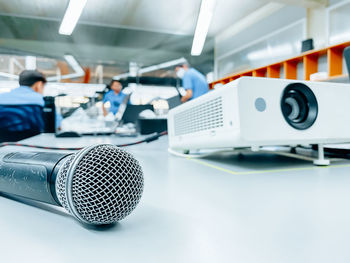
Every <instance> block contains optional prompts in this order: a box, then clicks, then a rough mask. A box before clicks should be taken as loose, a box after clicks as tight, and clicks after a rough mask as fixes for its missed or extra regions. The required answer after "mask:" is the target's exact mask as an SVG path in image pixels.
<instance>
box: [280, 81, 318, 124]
mask: <svg viewBox="0 0 350 263" xmlns="http://www.w3.org/2000/svg"><path fill="white" fill-rule="evenodd" d="M281 110H282V114H283V117H284V119H285V120H286V121H287V123H288V124H289V125H290V126H292V127H293V128H295V129H298V130H306V129H308V128H310V127H311V126H312V125H313V124H314V122H315V121H316V119H317V113H318V105H317V100H316V97H315V95H314V93H313V92H312V90H311V89H310V88H309V87H308V86H306V85H305V84H303V83H292V84H289V85H288V86H287V87H286V88H285V89H284V91H283V94H282V99H281Z"/></svg>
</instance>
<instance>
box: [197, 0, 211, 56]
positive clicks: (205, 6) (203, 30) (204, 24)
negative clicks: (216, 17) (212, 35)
mask: <svg viewBox="0 0 350 263" xmlns="http://www.w3.org/2000/svg"><path fill="white" fill-rule="evenodd" d="M215 2H216V0H202V3H201V8H200V10H199V16H198V20H197V26H196V31H195V33H194V38H193V43H192V50H191V55H192V56H199V55H200V54H201V53H202V50H203V46H204V42H205V38H206V37H207V33H208V29H209V25H210V22H211V19H212V17H213V13H214V7H215Z"/></svg>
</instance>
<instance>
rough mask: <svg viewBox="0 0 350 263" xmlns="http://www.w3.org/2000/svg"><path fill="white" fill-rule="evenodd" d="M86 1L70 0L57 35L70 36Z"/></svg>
mask: <svg viewBox="0 0 350 263" xmlns="http://www.w3.org/2000/svg"><path fill="white" fill-rule="evenodd" d="M86 2H87V0H70V1H69V4H68V7H67V10H66V13H65V14H64V17H63V20H62V23H61V26H60V29H59V31H58V32H59V33H60V34H61V35H71V34H72V32H73V30H74V28H75V26H76V24H77V22H78V20H79V17H80V15H81V13H82V12H83V9H84V7H85V5H86Z"/></svg>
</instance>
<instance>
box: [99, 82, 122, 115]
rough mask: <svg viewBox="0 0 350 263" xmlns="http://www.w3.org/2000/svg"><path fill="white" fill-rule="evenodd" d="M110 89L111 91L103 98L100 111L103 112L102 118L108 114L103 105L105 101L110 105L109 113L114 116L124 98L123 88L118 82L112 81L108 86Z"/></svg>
mask: <svg viewBox="0 0 350 263" xmlns="http://www.w3.org/2000/svg"><path fill="white" fill-rule="evenodd" d="M110 88H111V90H110V91H108V92H107V93H106V94H105V95H104V97H103V104H102V110H103V115H104V116H106V115H107V114H108V111H107V109H106V107H105V103H106V102H107V101H108V102H109V103H110V104H111V106H110V109H109V112H112V113H113V115H115V114H116V113H117V112H118V109H119V106H120V104H122V103H123V100H124V98H125V96H126V94H124V93H123V92H122V88H123V87H122V84H121V83H120V82H119V81H117V80H112V81H111V84H110Z"/></svg>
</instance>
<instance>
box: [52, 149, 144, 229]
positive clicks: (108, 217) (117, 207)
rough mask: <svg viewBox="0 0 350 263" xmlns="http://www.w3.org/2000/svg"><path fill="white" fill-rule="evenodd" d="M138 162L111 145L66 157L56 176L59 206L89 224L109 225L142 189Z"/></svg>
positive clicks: (130, 206) (126, 212) (126, 210)
mask: <svg viewBox="0 0 350 263" xmlns="http://www.w3.org/2000/svg"><path fill="white" fill-rule="evenodd" d="M143 186H144V181H143V173H142V170H141V166H140V165H139V163H138V161H137V160H136V159H135V158H134V157H133V156H132V155H131V154H130V153H128V152H126V151H124V150H122V149H120V148H118V147H116V146H113V145H97V146H91V147H88V148H85V149H83V150H81V151H80V152H78V153H77V154H74V155H71V156H69V157H68V158H67V160H66V161H65V163H64V165H63V166H62V167H61V168H60V170H59V173H58V176H57V179H56V193H57V197H58V199H59V201H60V202H61V204H62V206H63V207H64V208H66V209H67V210H68V211H69V212H70V213H71V214H73V215H74V216H75V217H77V218H78V219H79V220H81V221H82V222H85V223H89V224H110V223H113V222H116V221H119V220H121V219H123V218H125V217H126V216H127V215H129V214H130V213H131V212H132V211H133V210H134V209H135V207H136V206H137V204H138V203H139V201H140V199H141V196H142V192H143Z"/></svg>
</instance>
